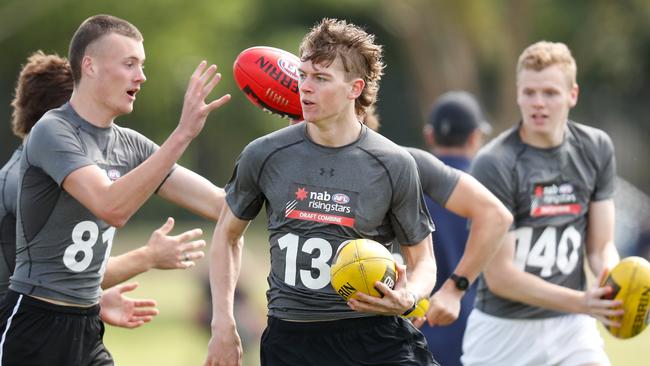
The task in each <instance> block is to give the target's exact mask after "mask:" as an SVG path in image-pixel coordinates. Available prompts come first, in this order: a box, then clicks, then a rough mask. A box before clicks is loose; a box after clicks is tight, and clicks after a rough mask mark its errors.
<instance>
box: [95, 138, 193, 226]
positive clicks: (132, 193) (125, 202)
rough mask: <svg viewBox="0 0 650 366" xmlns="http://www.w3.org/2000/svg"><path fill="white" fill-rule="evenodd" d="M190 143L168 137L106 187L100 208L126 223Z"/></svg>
mask: <svg viewBox="0 0 650 366" xmlns="http://www.w3.org/2000/svg"><path fill="white" fill-rule="evenodd" d="M190 142H191V140H190V139H188V138H184V137H181V134H180V133H177V132H176V131H175V132H174V133H172V135H170V136H169V138H168V139H167V140H166V141H165V143H163V144H162V146H161V147H160V149H158V150H157V151H156V152H155V153H153V154H152V155H151V156H150V157H149V158H148V159H146V160H145V161H144V162H143V163H142V164H140V165H139V166H138V167H136V168H135V169H133V170H132V171H130V172H129V173H128V174H126V175H124V176H122V177H121V178H120V179H118V180H116V181H114V182H113V183H112V184H110V185H109V186H108V189H106V190H105V192H103V195H102V196H101V201H102V204H103V205H105V207H107V210H108V211H110V212H114V213H115V215H117V216H119V217H123V218H126V219H127V220H128V218H130V217H131V216H132V215H133V214H134V213H135V212H136V211H137V210H138V209H139V208H140V207H141V206H142V205H143V204H144V202H146V201H147V199H148V198H149V197H150V196H151V195H152V194H153V192H154V191H155V190H156V188H158V186H159V185H160V183H161V182H162V181H163V179H164V178H165V177H166V176H167V174H168V173H169V171H170V170H171V168H172V167H173V166H174V164H175V163H176V161H177V160H178V159H179V158H180V157H181V155H182V154H183V152H184V151H185V149H186V148H187V147H188V146H189V143H190Z"/></svg>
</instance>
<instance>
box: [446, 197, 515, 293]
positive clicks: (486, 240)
mask: <svg viewBox="0 0 650 366" xmlns="http://www.w3.org/2000/svg"><path fill="white" fill-rule="evenodd" d="M511 222H512V216H511V215H510V214H509V213H508V212H507V211H506V210H505V208H504V209H502V210H500V209H498V208H493V209H487V210H482V211H481V213H480V214H478V215H476V217H474V218H472V221H471V227H470V231H469V236H468V238H467V244H466V246H465V251H464V253H463V256H462V258H461V259H460V261H459V262H458V265H457V266H456V269H455V270H454V273H456V274H458V275H462V276H465V277H467V278H468V279H469V280H470V282H474V281H475V280H476V278H477V277H478V276H479V275H480V273H481V272H482V271H483V269H484V268H485V267H486V265H487V264H488V263H489V261H490V260H492V258H493V257H494V255H495V254H496V253H497V251H498V249H499V247H500V246H501V244H502V243H503V240H504V237H505V235H506V233H507V232H508V228H509V227H510V224H511ZM440 280H441V281H443V280H446V279H440Z"/></svg>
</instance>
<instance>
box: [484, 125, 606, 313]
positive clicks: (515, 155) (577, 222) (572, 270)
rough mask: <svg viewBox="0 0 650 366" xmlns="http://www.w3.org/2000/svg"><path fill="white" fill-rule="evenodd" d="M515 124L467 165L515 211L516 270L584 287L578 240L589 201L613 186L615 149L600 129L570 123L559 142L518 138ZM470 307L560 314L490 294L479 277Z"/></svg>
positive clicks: (581, 240) (581, 239)
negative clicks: (543, 144)
mask: <svg viewBox="0 0 650 366" xmlns="http://www.w3.org/2000/svg"><path fill="white" fill-rule="evenodd" d="M518 131H519V126H518V125H517V126H515V127H513V128H511V129H510V130H508V131H506V132H504V133H503V134H501V135H500V136H499V137H497V138H495V139H494V140H493V141H491V142H490V143H489V144H488V145H487V146H486V147H485V148H484V149H483V150H482V151H481V153H480V155H479V156H478V157H477V159H476V160H475V161H474V165H473V166H472V175H474V176H475V177H476V178H477V179H478V180H479V181H480V182H481V183H483V184H484V185H485V186H486V187H487V188H488V189H490V191H492V193H494V194H495V195H496V196H497V197H498V198H499V199H500V200H501V201H502V202H503V203H504V204H505V205H506V207H507V208H508V209H509V210H510V211H511V212H512V213H513V216H514V230H515V237H516V249H515V254H514V262H515V265H516V266H517V267H519V268H520V269H521V270H525V271H526V272H529V273H531V274H534V275H536V276H539V277H541V278H542V279H544V280H546V281H548V282H551V283H554V284H557V285H561V286H564V287H568V288H571V289H575V290H584V289H585V287H586V279H585V274H584V271H583V265H584V252H585V248H584V243H585V238H586V228H587V215H586V214H587V210H588V208H589V203H590V202H591V201H599V200H604V199H609V198H611V197H612V196H613V192H614V178H615V162H614V149H613V145H612V142H611V140H610V139H609V137H608V136H607V135H606V134H605V133H603V132H602V131H600V130H597V129H595V128H592V127H589V126H585V125H582V124H578V123H575V122H572V121H569V122H568V125H567V128H566V135H565V141H564V143H562V144H561V145H559V146H557V147H554V148H550V149H540V148H535V147H533V146H531V145H527V144H524V143H523V142H522V141H521V138H520V136H519V133H518ZM476 307H477V308H478V309H479V310H481V311H483V312H485V313H487V314H490V315H494V316H499V317H505V318H519V319H531V318H549V317H554V316H558V315H560V314H561V313H559V312H556V311H553V310H548V309H543V308H539V307H535V306H531V305H527V304H523V303H520V302H515V301H510V300H507V299H505V298H502V297H499V296H497V295H495V294H494V293H492V292H491V291H490V290H489V288H488V287H487V285H486V283H485V279H484V278H483V277H482V276H481V280H480V281H479V285H478V294H477V300H476Z"/></svg>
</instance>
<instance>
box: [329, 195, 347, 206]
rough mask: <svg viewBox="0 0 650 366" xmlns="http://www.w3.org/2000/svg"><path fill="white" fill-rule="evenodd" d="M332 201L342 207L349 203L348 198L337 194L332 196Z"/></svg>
mask: <svg viewBox="0 0 650 366" xmlns="http://www.w3.org/2000/svg"><path fill="white" fill-rule="evenodd" d="M332 201H334V202H336V203H339V204H341V205H344V204H346V203H348V202H350V197H348V196H347V195H345V194H343V193H337V194H335V195H333V196H332Z"/></svg>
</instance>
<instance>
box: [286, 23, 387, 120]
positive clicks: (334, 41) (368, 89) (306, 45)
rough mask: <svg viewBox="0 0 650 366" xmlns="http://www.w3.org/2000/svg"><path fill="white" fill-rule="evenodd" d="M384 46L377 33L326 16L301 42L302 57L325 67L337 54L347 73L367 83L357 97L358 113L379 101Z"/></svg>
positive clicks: (361, 113)
mask: <svg viewBox="0 0 650 366" xmlns="http://www.w3.org/2000/svg"><path fill="white" fill-rule="evenodd" d="M382 54H383V48H382V46H381V45H378V44H375V36H374V35H372V34H369V33H367V32H366V31H365V30H363V29H361V28H360V27H358V26H356V25H354V24H350V23H348V22H346V21H345V20H337V19H329V18H325V19H323V20H322V21H321V22H320V23H319V24H317V25H316V26H314V27H313V28H312V29H311V31H310V32H309V33H308V34H307V35H306V36H305V38H303V40H302V43H301V44H300V54H299V56H300V59H301V61H303V62H304V61H311V62H313V63H315V64H321V65H323V66H325V67H328V66H330V65H331V64H332V63H333V62H334V61H335V60H336V58H337V57H339V58H340V59H341V62H342V63H343V68H344V69H345V73H346V77H348V78H361V79H363V81H364V82H365V83H366V86H365V87H364V88H363V91H362V92H361V95H360V96H359V97H358V98H357V99H356V100H355V103H354V109H355V112H356V114H357V116H363V115H365V114H366V109H367V108H368V107H369V106H371V105H373V104H374V103H375V102H376V101H377V93H378V92H379V81H380V80H381V76H382V75H383V73H384V62H383V60H382V56H383V55H382Z"/></svg>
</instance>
